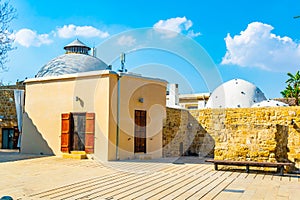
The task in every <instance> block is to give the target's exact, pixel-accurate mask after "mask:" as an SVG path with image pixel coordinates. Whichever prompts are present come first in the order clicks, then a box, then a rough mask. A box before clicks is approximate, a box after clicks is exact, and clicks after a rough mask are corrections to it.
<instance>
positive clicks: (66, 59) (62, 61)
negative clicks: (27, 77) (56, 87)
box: [36, 54, 107, 77]
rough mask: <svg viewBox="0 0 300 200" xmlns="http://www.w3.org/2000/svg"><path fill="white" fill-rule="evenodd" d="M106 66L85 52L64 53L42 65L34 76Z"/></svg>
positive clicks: (55, 74)
mask: <svg viewBox="0 0 300 200" xmlns="http://www.w3.org/2000/svg"><path fill="white" fill-rule="evenodd" d="M106 68H107V64H105V63H104V62H103V61H102V60H100V59H98V58H96V57H93V56H90V55H85V54H64V55H61V56H59V57H57V58H54V59H53V60H51V61H50V62H49V63H47V64H46V65H44V66H43V67H42V68H41V69H40V71H39V72H38V73H37V75H36V77H45V76H58V75H63V74H72V73H80V72H88V71H95V70H105V69H106Z"/></svg>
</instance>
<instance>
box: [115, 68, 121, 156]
mask: <svg viewBox="0 0 300 200" xmlns="http://www.w3.org/2000/svg"><path fill="white" fill-rule="evenodd" d="M121 77H122V76H121V74H118V78H117V79H118V85H117V87H118V92H117V132H116V160H119V159H120V157H119V137H120V90H121V89H120V87H121V80H120V79H121Z"/></svg>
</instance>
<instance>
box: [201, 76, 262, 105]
mask: <svg viewBox="0 0 300 200" xmlns="http://www.w3.org/2000/svg"><path fill="white" fill-rule="evenodd" d="M263 100H266V97H265V95H264V93H263V92H262V91H261V90H260V89H259V88H258V87H256V86H255V85H253V84H252V83H250V82H248V81H245V80H242V79H233V80H230V81H228V82H225V83H223V84H222V85H220V86H219V87H217V88H216V89H215V90H214V91H213V93H212V94H211V96H210V97H209V99H208V102H207V104H206V107H207V108H249V107H251V106H252V105H253V104H255V103H258V102H261V101H263Z"/></svg>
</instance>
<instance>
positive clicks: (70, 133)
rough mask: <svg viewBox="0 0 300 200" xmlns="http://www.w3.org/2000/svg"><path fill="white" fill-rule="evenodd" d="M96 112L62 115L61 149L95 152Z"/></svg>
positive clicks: (64, 150) (63, 150)
mask: <svg viewBox="0 0 300 200" xmlns="http://www.w3.org/2000/svg"><path fill="white" fill-rule="evenodd" d="M94 135H95V113H64V114H62V115H61V151H62V152H65V153H69V152H70V151H85V152H86V153H94Z"/></svg>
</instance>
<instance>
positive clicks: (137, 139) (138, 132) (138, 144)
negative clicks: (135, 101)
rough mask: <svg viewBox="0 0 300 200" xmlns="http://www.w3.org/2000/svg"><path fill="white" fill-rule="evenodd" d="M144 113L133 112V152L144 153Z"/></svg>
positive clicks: (145, 116) (139, 111)
mask: <svg viewBox="0 0 300 200" xmlns="http://www.w3.org/2000/svg"><path fill="white" fill-rule="evenodd" d="M146 118H147V114H146V111H143V110H135V128H134V152H135V153H139V152H143V153H146V125H147V124H146Z"/></svg>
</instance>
